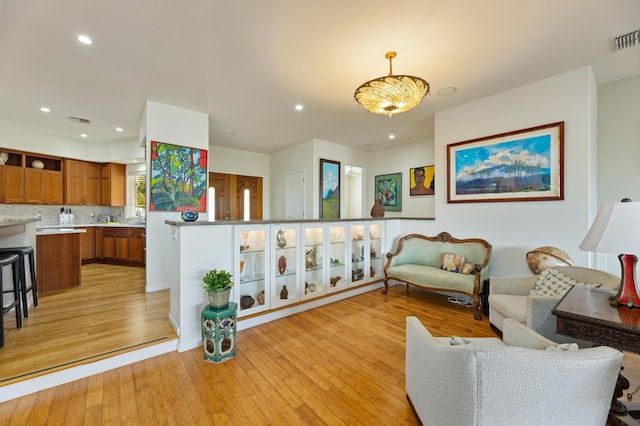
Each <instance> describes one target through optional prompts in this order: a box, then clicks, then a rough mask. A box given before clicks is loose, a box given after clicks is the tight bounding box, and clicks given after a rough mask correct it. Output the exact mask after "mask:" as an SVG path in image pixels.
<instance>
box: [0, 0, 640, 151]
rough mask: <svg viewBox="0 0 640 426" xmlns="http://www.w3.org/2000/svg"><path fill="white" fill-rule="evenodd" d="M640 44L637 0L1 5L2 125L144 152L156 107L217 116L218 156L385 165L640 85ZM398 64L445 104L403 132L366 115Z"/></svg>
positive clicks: (400, 121) (394, 122) (413, 118)
mask: <svg viewBox="0 0 640 426" xmlns="http://www.w3.org/2000/svg"><path fill="white" fill-rule="evenodd" d="M637 29H640V1H639V0H560V1H558V0H536V1H529V2H521V1H514V0H485V1H477V0H457V1H448V2H444V1H433V0H398V1H388V0H385V1H382V0H366V1H365V0H346V1H345V0H339V1H338V0H323V1H319V0H296V1H294V0H269V1H247V0H245V1H242V0H236V1H229V0H227V1H220V0H189V1H178V0H90V1H88V0H55V1H53V0H0V118H4V119H6V120H9V121H15V122H19V123H23V124H27V125H29V126H34V127H37V128H41V129H44V130H46V131H49V132H52V133H55V134H58V135H62V136H66V137H69V138H73V139H78V140H81V138H80V136H79V135H80V133H87V134H88V135H89V136H88V138H87V139H86V143H105V142H110V141H119V140H127V139H134V140H137V139H138V126H139V122H140V118H141V114H142V111H143V107H144V104H145V101H146V100H152V101H156V102H161V103H166V104H169V105H174V106H178V107H183V108H188V109H192V110H196V111H202V112H206V113H208V114H209V117H210V143H211V145H216V146H226V147H232V148H237V149H241V150H250V151H256V152H273V151H277V150H279V149H282V148H284V147H286V146H289V145H292V144H296V143H299V142H302V141H307V140H310V139H321V140H325V141H329V142H334V143H337V144H343V145H347V146H350V147H354V148H359V149H365V150H375V149H380V148H382V147H386V146H389V145H390V144H401V143H408V142H414V141H418V140H424V139H426V138H430V137H432V136H433V122H434V120H433V117H434V113H435V112H437V111H442V110H445V109H447V108H451V107H453V106H456V105H459V104H463V103H467V102H470V101H473V100H475V99H480V98H483V97H486V96H488V95H491V94H495V93H499V92H502V91H505V90H509V89H512V88H515V87H518V86H521V85H524V84H527V83H530V82H533V81H538V80H541V79H544V78H547V77H551V76H554V75H557V74H560V73H563V72H566V71H571V70H574V69H576V68H580V67H583V66H587V65H592V66H593V70H594V74H595V76H596V79H597V81H598V83H603V82H608V81H613V80H617V79H620V78H626V77H629V76H633V75H637V74H640V45H637V46H635V47H632V48H629V49H626V50H623V51H620V52H612V49H611V45H610V42H611V38H613V37H614V36H617V35H620V34H623V33H627V32H631V31H634V30H637ZM78 34H87V35H89V36H90V37H91V38H92V39H93V41H94V43H93V45H92V46H85V45H82V44H80V43H78V42H77V41H76V39H75V38H76V36H77V35H78ZM390 50H395V51H397V52H398V56H397V58H396V59H395V60H394V62H393V70H394V73H398V74H410V75H416V76H419V77H422V78H424V79H426V80H427V81H428V82H429V83H430V84H431V91H432V93H431V94H430V95H429V96H427V97H426V98H425V100H424V102H423V103H422V104H421V105H419V106H418V107H417V108H415V109H414V110H412V111H409V112H406V113H403V114H399V115H396V116H393V117H392V118H388V117H386V116H382V115H375V114H372V113H369V112H367V111H366V110H365V109H364V108H362V107H358V106H357V104H356V103H355V102H354V101H353V92H354V90H355V88H356V87H357V86H358V85H360V84H361V83H363V82H365V81H367V80H370V79H372V78H376V77H380V76H382V75H385V74H387V73H388V69H389V68H388V61H387V60H386V59H385V58H384V54H385V53H386V52H387V51H390ZM451 86H453V87H456V88H457V89H458V91H457V93H456V94H454V95H452V96H448V97H444V96H439V95H437V92H438V91H439V90H440V89H443V88H446V87H451ZM550 101H552V100H550ZM296 103H302V104H304V106H305V109H304V110H303V111H302V112H298V111H296V110H295V109H294V105H295V104H296ZM43 105H46V106H48V107H50V108H51V109H52V111H51V112H50V113H48V114H43V113H41V112H40V111H39V108H40V107H41V106H43ZM69 116H75V117H81V118H86V119H89V120H91V124H79V123H75V122H72V121H70V120H69V119H68V118H67V117H69ZM118 126H120V127H123V128H124V132H122V133H116V132H115V130H114V129H115V128H116V127H118ZM391 133H393V134H395V135H396V139H395V140H394V141H393V142H391V141H389V139H388V135H389V134H391ZM0 137H1V136H0Z"/></svg>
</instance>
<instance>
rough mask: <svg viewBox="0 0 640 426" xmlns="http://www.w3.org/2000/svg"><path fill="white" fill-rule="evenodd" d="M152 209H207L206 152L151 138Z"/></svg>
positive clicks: (199, 210) (150, 206) (150, 207)
mask: <svg viewBox="0 0 640 426" xmlns="http://www.w3.org/2000/svg"><path fill="white" fill-rule="evenodd" d="M150 193H151V197H150V200H149V209H150V210H151V211H159V210H163V211H184V210H193V211H196V212H204V211H206V205H207V203H206V201H207V199H206V197H207V151H206V150H205V149H197V148H191V147H185V146H178V145H171V144H168V143H164V142H156V141H151V191H150Z"/></svg>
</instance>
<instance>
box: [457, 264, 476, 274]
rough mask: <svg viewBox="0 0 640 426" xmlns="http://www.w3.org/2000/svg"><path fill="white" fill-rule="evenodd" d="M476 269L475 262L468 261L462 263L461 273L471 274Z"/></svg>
mask: <svg viewBox="0 0 640 426" xmlns="http://www.w3.org/2000/svg"><path fill="white" fill-rule="evenodd" d="M475 269H476V265H474V264H473V263H467V262H464V263H463V264H462V268H460V273H461V274H465V275H469V274H470V273H472V272H473V271H474V270H475Z"/></svg>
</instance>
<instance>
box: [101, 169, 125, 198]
mask: <svg viewBox="0 0 640 426" xmlns="http://www.w3.org/2000/svg"><path fill="white" fill-rule="evenodd" d="M126 170H127V168H126V166H125V165H124V164H120V163H106V164H102V170H101V181H102V184H101V204H102V205H103V206H124V205H125V204H126V195H127V189H126V186H127V185H126V184H127V182H126Z"/></svg>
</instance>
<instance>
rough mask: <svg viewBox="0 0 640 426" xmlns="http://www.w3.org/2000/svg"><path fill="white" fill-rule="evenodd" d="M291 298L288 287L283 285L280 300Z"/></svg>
mask: <svg viewBox="0 0 640 426" xmlns="http://www.w3.org/2000/svg"><path fill="white" fill-rule="evenodd" d="M288 298H289V290H287V286H286V285H284V284H283V285H282V290H280V299H282V300H286V299H288Z"/></svg>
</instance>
